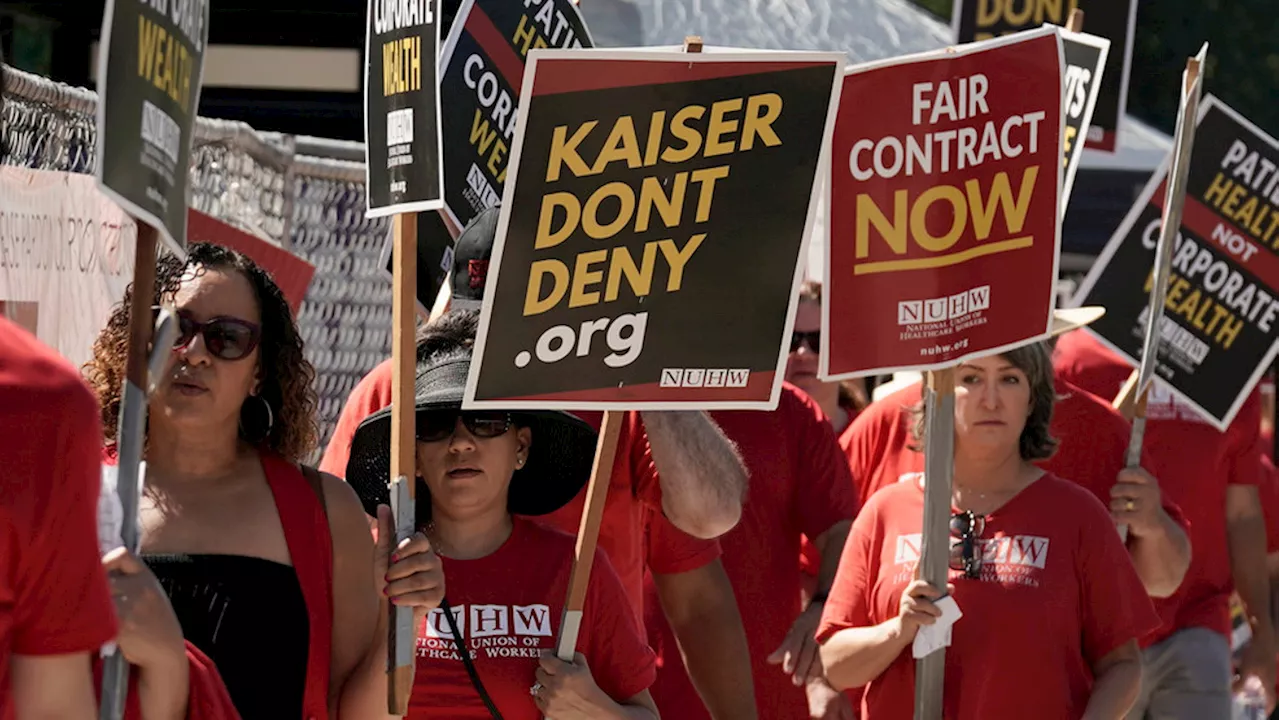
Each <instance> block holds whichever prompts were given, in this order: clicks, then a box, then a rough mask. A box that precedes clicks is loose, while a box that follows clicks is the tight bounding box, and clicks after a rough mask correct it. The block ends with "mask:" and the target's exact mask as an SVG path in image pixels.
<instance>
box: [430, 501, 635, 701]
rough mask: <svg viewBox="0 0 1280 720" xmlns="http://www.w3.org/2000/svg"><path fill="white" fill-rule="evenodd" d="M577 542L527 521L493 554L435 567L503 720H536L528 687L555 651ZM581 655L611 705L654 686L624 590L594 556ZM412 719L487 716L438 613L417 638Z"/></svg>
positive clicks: (445, 561) (603, 562) (580, 640)
mask: <svg viewBox="0 0 1280 720" xmlns="http://www.w3.org/2000/svg"><path fill="white" fill-rule="evenodd" d="M573 548H574V539H573V538H572V537H570V536H568V535H565V534H564V533H561V532H557V531H555V530H551V529H549V528H545V527H542V526H540V525H538V524H537V523H534V522H530V521H529V520H526V519H524V518H519V517H517V518H515V519H514V522H513V527H512V531H511V537H509V538H508V539H507V541H506V542H505V543H503V544H502V547H500V548H498V549H497V550H496V551H495V552H493V553H492V554H490V555H488V556H486V557H483V558H478V559H475V560H452V559H449V558H442V562H443V564H444V565H443V567H444V576H445V577H446V578H447V579H448V584H449V586H448V589H447V593H448V595H447V597H448V600H449V603H450V605H451V609H452V611H453V613H454V618H455V621H456V623H457V625H458V631H459V632H460V633H461V634H462V636H463V638H465V640H466V643H467V645H468V647H469V649H470V651H471V656H472V663H473V664H474V666H475V669H476V673H477V674H478V675H479V676H480V681H481V683H482V684H483V685H484V688H485V690H486V691H487V692H488V694H489V697H490V698H491V699H492V700H493V703H494V705H496V706H497V708H498V711H499V712H500V713H501V714H502V717H504V718H506V720H521V719H522V718H523V719H524V720H541V717H542V714H541V713H539V712H538V708H537V706H536V705H534V702H533V698H532V696H530V695H529V687H530V686H532V685H533V683H534V682H535V678H534V671H535V670H537V668H538V657H539V654H540V653H541V651H542V650H554V649H555V645H556V638H557V637H558V636H559V634H560V624H561V619H562V614H563V612H564V601H565V594H566V593H567V592H568V589H569V573H570V571H571V569H572V560H573ZM578 652H581V653H582V654H583V655H584V656H586V659H587V666H588V667H589V668H591V676H592V677H593V678H594V679H595V681H596V684H597V685H598V686H599V687H600V689H601V690H603V691H604V692H605V694H607V695H608V696H609V697H611V698H613V699H614V700H615V701H619V702H621V701H625V700H627V699H628V698H630V697H632V696H634V695H636V694H638V693H640V692H641V691H643V690H645V689H646V688H648V687H649V686H650V685H651V684H652V683H653V678H654V672H655V671H654V657H653V653H652V651H650V650H649V647H648V646H647V645H646V644H645V638H644V635H643V633H642V631H641V630H640V625H639V623H637V622H636V619H635V616H634V614H633V613H632V612H631V611H630V609H629V608H628V607H627V599H626V596H625V595H624V594H623V591H622V584H621V582H620V581H619V580H618V575H617V574H616V573H615V572H614V571H613V566H612V565H611V564H610V563H609V561H608V559H607V558H605V557H604V555H603V554H602V553H601V552H600V551H597V552H596V556H595V564H594V565H593V567H592V571H591V582H590V583H589V584H588V589H587V599H586V603H585V605H584V607H583V613H582V626H581V628H580V630H579V634H578ZM408 717H409V719H410V720H427V719H428V718H448V719H449V720H463V719H465V718H473V719H474V720H488V719H489V717H490V715H489V711H488V710H487V709H486V708H485V706H484V703H483V701H481V699H480V695H479V693H478V692H477V691H476V689H475V686H473V685H472V684H471V679H470V678H469V677H468V676H467V671H466V667H465V666H464V665H463V663H462V660H461V658H459V657H458V655H457V654H456V644H455V641H454V639H453V633H452V632H451V631H450V629H449V623H448V621H447V620H445V616H444V611H443V610H442V609H437V610H435V611H433V612H431V614H429V615H428V616H427V619H426V622H425V623H424V624H423V627H422V628H420V629H419V633H418V665H417V672H416V673H415V675H414V684H413V694H412V696H411V697H410V700H409V716H408Z"/></svg>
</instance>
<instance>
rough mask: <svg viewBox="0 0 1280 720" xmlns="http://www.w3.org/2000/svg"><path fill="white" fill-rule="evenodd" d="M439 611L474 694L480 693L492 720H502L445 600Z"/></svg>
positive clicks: (441, 601)
mask: <svg viewBox="0 0 1280 720" xmlns="http://www.w3.org/2000/svg"><path fill="white" fill-rule="evenodd" d="M440 609H441V610H443V611H444V619H445V622H447V623H449V632H451V633H453V643H454V645H456V646H457V648H458V655H460V656H461V657H462V665H463V667H465V668H466V669H467V675H468V676H470V677H471V684H472V685H473V686H475V689H476V692H478V693H480V699H481V700H483V701H484V706H485V707H487V708H489V714H490V715H492V716H493V720H502V715H501V713H499V712H498V707H497V706H496V705H494V704H493V700H492V699H490V698H489V693H488V692H486V691H485V689H484V683H482V682H480V675H479V674H478V673H476V666H475V665H472V664H471V653H470V651H468V650H467V644H466V643H465V642H464V641H463V640H462V633H461V632H459V631H458V623H457V621H456V620H454V619H453V610H452V609H451V608H450V607H449V601H448V600H447V599H441V600H440Z"/></svg>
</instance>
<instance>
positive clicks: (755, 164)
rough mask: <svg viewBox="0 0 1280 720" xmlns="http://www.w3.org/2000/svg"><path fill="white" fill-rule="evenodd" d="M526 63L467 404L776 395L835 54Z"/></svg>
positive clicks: (834, 86)
mask: <svg viewBox="0 0 1280 720" xmlns="http://www.w3.org/2000/svg"><path fill="white" fill-rule="evenodd" d="M530 63H531V64H530V67H529V71H528V73H527V74H526V75H525V82H524V89H523V93H522V97H523V98H524V102H525V106H523V107H521V120H520V125H519V126H520V127H521V128H522V131H521V134H520V136H519V137H518V138H517V140H516V145H515V150H514V153H513V155H512V164H513V172H514V173H515V174H514V176H513V177H512V178H511V179H509V180H508V182H509V183H510V184H508V186H507V188H506V195H505V196H504V199H503V203H502V214H501V217H500V219H499V227H498V240H497V242H496V243H495V246H494V255H493V260H492V264H491V265H490V270H489V280H488V287H487V292H486V295H485V301H484V306H483V311H482V313H483V314H482V317H481V329H480V333H479V336H478V338H477V356H478V358H479V359H478V361H477V362H475V363H473V365H472V370H471V377H470V381H469V383H468V394H467V403H468V405H467V406H468V407H505V408H512V409H519V408H562V409H587V408H595V409H636V408H653V409H656V408H680V407H683V408H690V407H697V408H706V409H728V408H756V409H768V408H772V407H774V406H776V403H777V398H778V394H779V392H780V390H781V379H782V364H783V363H784V362H785V359H786V350H787V347H785V346H784V337H785V338H787V339H789V338H790V330H791V318H792V314H793V313H794V310H795V299H796V297H797V290H798V286H799V282H800V279H801V272H800V270H801V268H802V265H801V264H800V261H801V256H802V249H803V247H804V241H805V240H806V238H808V237H809V235H808V233H809V230H810V226H811V225H812V222H813V214H814V212H815V210H816V208H817V197H818V192H817V189H816V188H817V183H816V181H815V178H816V177H817V175H818V172H819V169H820V168H821V167H822V166H821V165H820V162H823V161H824V159H825V158H826V157H827V156H828V154H829V152H830V146H829V143H830V137H831V128H832V125H833V123H834V113H835V107H836V103H837V101H838V97H839V82H840V81H841V80H842V70H843V67H844V56H843V55H842V54H837V53H741V54H738V53H733V54H729V53H724V54H718V53H715V54H712V53H708V54H684V53H679V52H657V51H641V52H636V51H632V52H610V51H603V50H590V51H581V50H579V51H539V52H536V53H534V54H532V55H531V60H530Z"/></svg>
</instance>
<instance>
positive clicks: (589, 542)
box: [556, 410, 623, 662]
mask: <svg viewBox="0 0 1280 720" xmlns="http://www.w3.org/2000/svg"><path fill="white" fill-rule="evenodd" d="M622 418H623V413H622V412H620V411H616V410H607V411H605V414H604V420H602V421H601V424H600V436H599V437H598V438H597V439H596V459H595V462H593V463H592V465H591V480H590V481H589V482H588V483H587V497H586V502H585V503H584V505H583V508H582V520H580V521H579V523H578V540H577V542H576V543H575V544H574V548H573V569H572V570H571V571H570V573H569V594H568V598H567V599H566V600H565V603H564V615H563V617H562V618H561V620H560V637H559V638H558V639H557V641H556V657H558V658H560V659H561V660H563V661H565V662H573V657H574V653H575V650H576V648H577V647H578V631H579V630H580V629H581V627H582V609H583V607H584V606H585V605H586V601H587V583H588V582H590V580H591V564H592V560H594V559H595V556H596V542H597V540H599V538H600V522H601V520H602V519H603V518H604V500H605V496H606V495H607V494H608V492H609V483H610V481H611V480H612V477H613V460H614V457H616V456H617V454H618V435H619V433H620V432H621V431H622Z"/></svg>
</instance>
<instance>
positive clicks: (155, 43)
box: [96, 0, 209, 255]
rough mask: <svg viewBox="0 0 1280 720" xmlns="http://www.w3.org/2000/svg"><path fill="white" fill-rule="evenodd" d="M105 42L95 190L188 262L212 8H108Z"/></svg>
mask: <svg viewBox="0 0 1280 720" xmlns="http://www.w3.org/2000/svg"><path fill="white" fill-rule="evenodd" d="M102 38H103V42H102V44H101V46H100V48H99V51H98V78H97V82H98V163H97V171H96V176H97V180H98V186H99V187H100V188H101V189H102V191H103V192H104V193H106V194H107V196H108V197H110V198H111V199H112V200H114V201H115V202H116V203H117V204H119V205H120V206H121V207H123V208H124V209H125V210H126V211H128V212H129V213H130V214H131V215H133V216H134V217H136V218H139V219H141V220H142V221H144V222H146V223H147V224H148V225H151V226H153V227H155V228H156V229H157V230H158V231H159V232H160V237H162V238H163V239H164V241H165V242H166V243H167V244H168V246H169V249H171V250H173V251H174V252H176V253H178V254H180V255H185V254H186V246H187V195H188V188H189V185H190V181H189V175H188V167H189V166H190V155H191V136H192V131H193V130H194V128H195V122H196V111H197V108H199V106H200V81H201V76H202V73H203V72H204V53H205V48H206V47H208V39H209V3H208V0H145V1H141V2H140V1H139V0H107V7H106V12H105V13H104V15H103V21H102Z"/></svg>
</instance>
